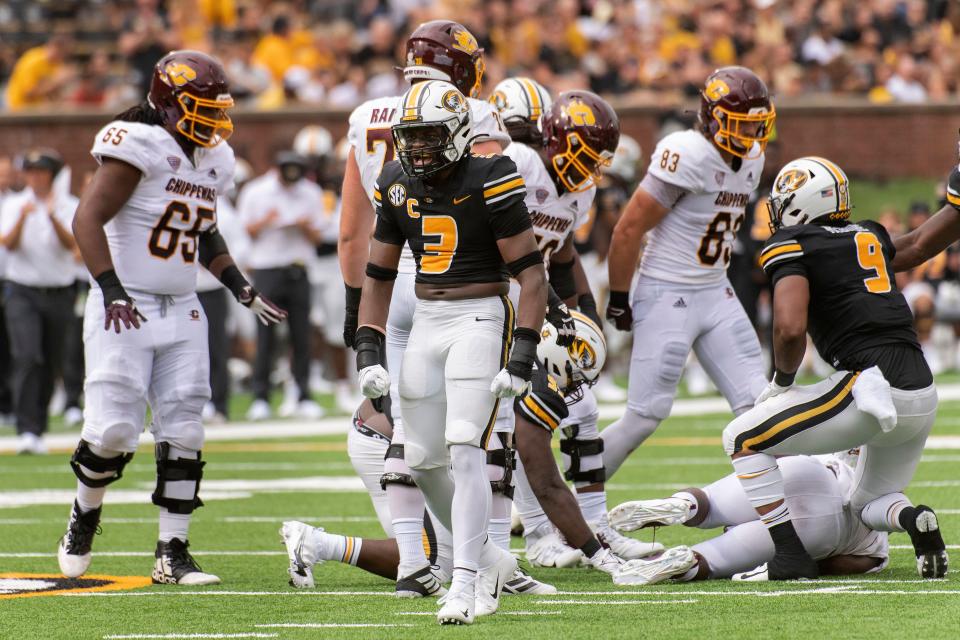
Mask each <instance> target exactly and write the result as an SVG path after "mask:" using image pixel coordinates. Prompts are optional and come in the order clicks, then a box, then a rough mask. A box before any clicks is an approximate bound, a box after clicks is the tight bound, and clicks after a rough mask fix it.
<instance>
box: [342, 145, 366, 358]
mask: <svg viewBox="0 0 960 640" xmlns="http://www.w3.org/2000/svg"><path fill="white" fill-rule="evenodd" d="M355 152H356V150H355V148H354V147H350V153H349V155H348V156H347V166H346V169H345V170H344V174H343V186H342V189H341V196H340V198H341V200H340V235H339V238H338V240H337V255H338V256H339V257H340V271H341V272H342V273H343V284H344V288H345V289H346V305H347V309H346V314H345V316H344V321H343V342H344V344H345V345H346V346H348V347H352V346H353V341H354V336H355V335H356V333H357V313H358V309H359V308H360V293H361V287H362V286H363V277H364V276H363V270H364V267H365V266H366V264H367V259H368V258H369V257H370V236H371V234H372V232H373V226H374V219H375V218H374V215H375V214H374V211H373V207H372V206H371V205H370V199H369V198H367V193H366V191H365V190H364V188H363V183H362V182H361V181H360V168H359V167H358V166H357V158H356V155H355Z"/></svg>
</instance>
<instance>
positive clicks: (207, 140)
mask: <svg viewBox="0 0 960 640" xmlns="http://www.w3.org/2000/svg"><path fill="white" fill-rule="evenodd" d="M147 101H149V103H150V105H151V106H152V107H153V108H154V109H156V110H157V111H159V112H160V114H161V116H162V117H163V120H164V125H165V126H166V127H167V128H168V129H169V130H170V131H172V132H175V133H178V134H180V135H182V136H184V137H185V138H187V139H188V140H190V141H191V142H194V143H195V144H198V145H200V146H201V147H215V146H216V145H218V144H220V143H221V142H223V141H224V140H226V139H227V138H229V137H230V134H232V133H233V123H232V122H231V121H230V116H229V115H227V110H228V109H230V108H231V107H232V106H233V98H232V97H231V96H230V87H229V84H228V82H227V74H226V72H225V71H224V70H223V65H221V64H220V62H219V61H217V59H216V58H213V57H211V56H208V55H207V54H205V53H202V52H200V51H188V50H183V51H171V52H170V53H168V54H167V55H165V56H163V57H162V58H160V60H159V61H158V62H157V64H156V66H155V67H154V68H153V79H152V80H151V81H150V93H149V94H147Z"/></svg>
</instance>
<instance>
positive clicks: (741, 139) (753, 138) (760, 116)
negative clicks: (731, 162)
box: [710, 104, 777, 159]
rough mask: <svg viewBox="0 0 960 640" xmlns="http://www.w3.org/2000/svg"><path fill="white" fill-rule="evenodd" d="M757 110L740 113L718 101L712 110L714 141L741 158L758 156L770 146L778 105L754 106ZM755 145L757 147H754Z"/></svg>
mask: <svg viewBox="0 0 960 640" xmlns="http://www.w3.org/2000/svg"><path fill="white" fill-rule="evenodd" d="M751 112H755V113H738V112H736V111H730V110H729V109H725V108H723V107H721V106H719V105H716V106H714V107H713V109H712V110H711V112H710V115H711V117H712V118H713V119H714V121H715V123H716V127H717V132H716V133H715V134H713V142H714V143H715V144H716V145H717V146H718V147H720V148H721V149H723V150H724V151H726V152H728V153H731V154H733V155H735V156H737V157H738V158H747V159H752V158H758V157H760V154H762V153H763V152H764V150H765V149H766V148H767V142H769V141H770V136H771V135H772V134H773V123H774V121H775V120H776V118H777V113H776V109H774V107H773V105H772V104H771V105H770V109H769V110H767V109H762V108H761V109H751ZM755 147H756V151H754V149H755Z"/></svg>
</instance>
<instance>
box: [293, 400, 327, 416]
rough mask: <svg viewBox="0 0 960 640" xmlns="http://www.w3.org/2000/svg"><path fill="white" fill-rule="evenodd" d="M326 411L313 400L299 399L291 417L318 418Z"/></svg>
mask: <svg viewBox="0 0 960 640" xmlns="http://www.w3.org/2000/svg"><path fill="white" fill-rule="evenodd" d="M325 413H326V411H324V410H323V407H321V406H320V405H319V404H317V403H316V402H315V401H314V400H310V399H307V400H301V401H300V402H298V403H297V408H296V409H294V411H293V417H294V418H299V419H301V420H319V419H320V418H322V417H323V416H324V414H325Z"/></svg>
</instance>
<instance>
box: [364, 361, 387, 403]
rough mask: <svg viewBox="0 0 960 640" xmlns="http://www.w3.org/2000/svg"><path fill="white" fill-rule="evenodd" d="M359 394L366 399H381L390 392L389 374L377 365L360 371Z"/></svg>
mask: <svg viewBox="0 0 960 640" xmlns="http://www.w3.org/2000/svg"><path fill="white" fill-rule="evenodd" d="M360 392H361V393H363V395H364V397H366V398H382V397H383V396H385V395H387V394H388V393H389V392H390V374H389V373H388V372H387V370H386V369H384V368H383V367H382V366H380V365H379V364H375V365H373V366H370V367H364V368H363V369H361V370H360Z"/></svg>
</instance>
